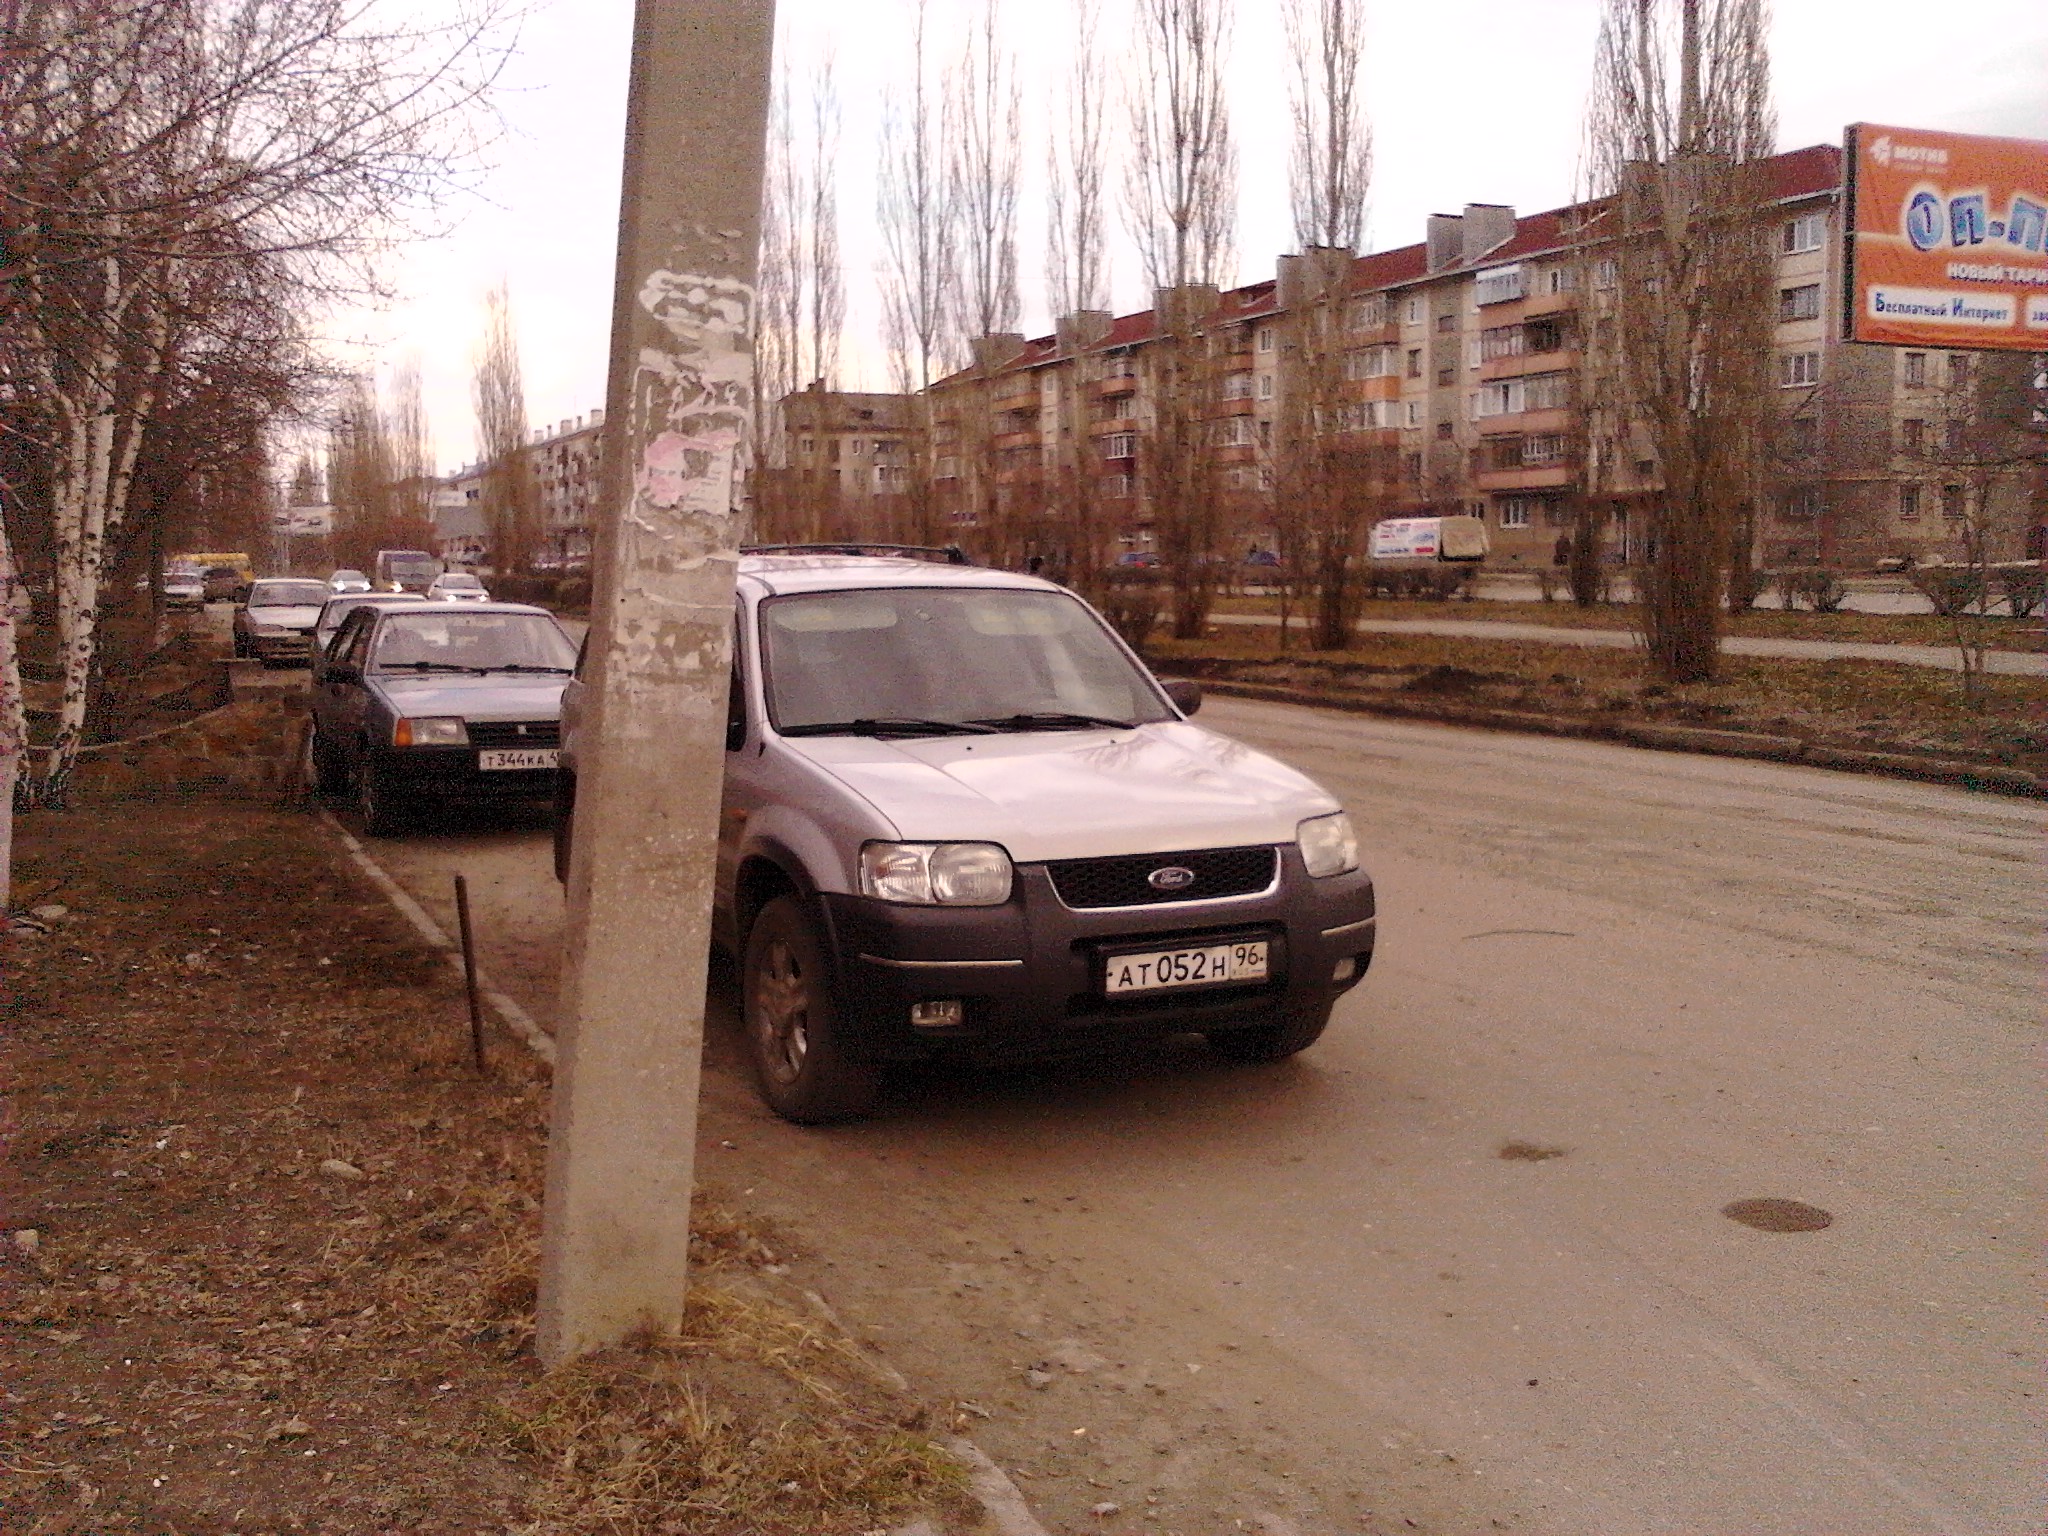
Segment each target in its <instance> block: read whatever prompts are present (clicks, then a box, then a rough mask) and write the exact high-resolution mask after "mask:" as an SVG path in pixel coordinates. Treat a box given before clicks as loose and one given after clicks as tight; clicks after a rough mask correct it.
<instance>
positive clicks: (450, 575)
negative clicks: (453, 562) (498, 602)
mask: <svg viewBox="0 0 2048 1536" xmlns="http://www.w3.org/2000/svg"><path fill="white" fill-rule="evenodd" d="M427 596H428V597H430V598H432V599H434V600H435V601H436V602H444V603H488V602H489V601H490V600H491V594H490V593H489V592H487V591H485V590H484V584H483V583H482V582H480V581H478V580H477V579H476V577H474V576H472V575H471V574H470V573H469V572H468V571H443V572H442V573H441V574H440V575H438V576H436V577H435V578H434V584H433V585H432V586H430V587H428V588H427Z"/></svg>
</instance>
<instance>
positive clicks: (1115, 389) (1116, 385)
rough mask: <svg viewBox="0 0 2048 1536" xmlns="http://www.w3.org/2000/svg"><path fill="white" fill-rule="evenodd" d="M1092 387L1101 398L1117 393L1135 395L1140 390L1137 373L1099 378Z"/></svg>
mask: <svg viewBox="0 0 2048 1536" xmlns="http://www.w3.org/2000/svg"><path fill="white" fill-rule="evenodd" d="M1090 387H1091V388H1092V389H1093V390H1094V391H1095V396H1096V398H1097V399H1101V400H1106V399H1109V398H1111V397H1113V396H1116V395H1134V394H1136V393H1137V392H1138V376H1137V375H1136V374H1135V373H1119V374H1113V375H1111V376H1110V377H1109V378H1106V379H1097V380H1096V381H1095V383H1094V384H1093V385H1091V386H1090Z"/></svg>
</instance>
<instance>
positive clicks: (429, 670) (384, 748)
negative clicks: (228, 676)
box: [310, 602, 576, 836]
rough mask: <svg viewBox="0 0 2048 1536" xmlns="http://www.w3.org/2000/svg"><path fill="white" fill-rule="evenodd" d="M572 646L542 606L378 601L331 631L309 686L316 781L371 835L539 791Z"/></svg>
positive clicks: (543, 788)
mask: <svg viewBox="0 0 2048 1536" xmlns="http://www.w3.org/2000/svg"><path fill="white" fill-rule="evenodd" d="M575 660H576V648H575V646H573V645H572V644H570V642H569V637H568V636H567V635H566V634H564V633H563V632H562V626H561V625H559V624H558V623H556V622H555V619H554V615H552V614H550V613H548V612H547V611H546V610H545V609H542V608H530V607H526V606H524V605H523V604H515V603H463V604H461V605H459V606H458V605H456V604H453V603H425V602H412V603H382V604H369V605H365V606H363V607H359V608H357V609H355V610H354V611H353V612H352V613H350V614H349V615H348V617H347V618H345V619H343V620H342V623H341V627H340V628H339V629H338V630H336V631H335V634H334V639H333V641H332V642H331V643H330V645H329V647H328V650H327V654H326V656H325V658H324V659H323V662H322V665H321V668H320V671H319V675H318V677H317V678H316V680H315V682H314V685H313V736H312V741H311V744H310V752H311V755H312V767H313V773H314V778H315V780H316V782H317V783H318V785H319V787H320V788H321V789H322V790H323V791H325V792H327V793H331V794H332V793H341V792H344V791H346V792H349V793H351V794H352V795H353V796H354V799H355V804H356V809H357V810H358V811H359V812H360V814H361V817H362V822H363V827H364V829H365V830H366V831H368V832H370V833H372V834H373V835H379V836H381V835H383V834H386V833H389V832H392V831H395V830H397V829H398V828H400V827H401V826H403V825H404V824H405V823H406V822H407V821H409V820H411V819H413V818H414V817H415V816H416V814H417V813H418V812H419V811H420V810H421V809H423V808H424V807H426V806H430V805H438V804H441V803H443V802H447V801H458V800H461V801H478V800H493V801H495V800H519V799H524V800H533V799H544V798H546V797H547V796H548V795H549V794H550V793H551V792H552V790H553V787H554V778H555V754H556V748H557V746H558V744H559V742H560V740H561V725H560V721H561V698H562V685H563V683H564V682H566V681H567V679H568V677H569V673H570V671H571V669H572V667H573V666H574V664H575Z"/></svg>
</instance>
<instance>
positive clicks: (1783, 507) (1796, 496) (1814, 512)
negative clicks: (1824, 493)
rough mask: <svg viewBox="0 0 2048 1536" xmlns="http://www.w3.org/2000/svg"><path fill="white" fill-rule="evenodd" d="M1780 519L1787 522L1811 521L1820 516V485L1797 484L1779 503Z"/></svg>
mask: <svg viewBox="0 0 2048 1536" xmlns="http://www.w3.org/2000/svg"><path fill="white" fill-rule="evenodd" d="M1778 516H1779V519H1780V520H1781V521H1783V522H1787V523H1810V522H1812V521H1813V520H1814V519H1815V518H1817V517H1819V516H1820V487H1819V486H1817V485H1795V486H1793V487H1792V488H1791V489H1790V490H1788V491H1786V492H1785V495H1784V498H1783V499H1782V500H1781V501H1780V502H1779V503H1778Z"/></svg>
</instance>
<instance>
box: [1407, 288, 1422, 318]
mask: <svg viewBox="0 0 2048 1536" xmlns="http://www.w3.org/2000/svg"><path fill="white" fill-rule="evenodd" d="M1408 323H1409V324H1410V325H1420V324H1422V297H1421V295H1419V294H1417V295H1413V296H1411V297H1410V298H1409V300H1408Z"/></svg>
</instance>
